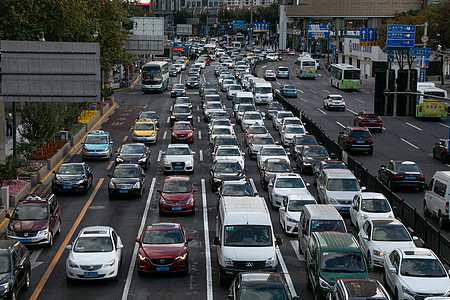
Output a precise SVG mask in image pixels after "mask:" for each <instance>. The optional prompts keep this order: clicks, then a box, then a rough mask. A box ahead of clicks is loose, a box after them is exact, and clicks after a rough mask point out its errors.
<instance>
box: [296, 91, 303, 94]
mask: <svg viewBox="0 0 450 300" xmlns="http://www.w3.org/2000/svg"><path fill="white" fill-rule="evenodd" d="M297 91H299V92H300V93H302V94H304V93H305V92H304V91H302V90H297Z"/></svg>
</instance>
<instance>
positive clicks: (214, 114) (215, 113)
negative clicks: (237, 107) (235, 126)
mask: <svg viewBox="0 0 450 300" xmlns="http://www.w3.org/2000/svg"><path fill="white" fill-rule="evenodd" d="M214 117H227V118H228V117H229V116H228V113H227V112H226V111H213V112H212V113H211V118H214Z"/></svg>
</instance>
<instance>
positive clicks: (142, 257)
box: [138, 253, 147, 260]
mask: <svg viewBox="0 0 450 300" xmlns="http://www.w3.org/2000/svg"><path fill="white" fill-rule="evenodd" d="M138 259H139V260H146V259H147V257H145V256H144V255H142V254H140V253H138Z"/></svg>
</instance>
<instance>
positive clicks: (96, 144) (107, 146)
mask: <svg viewBox="0 0 450 300" xmlns="http://www.w3.org/2000/svg"><path fill="white" fill-rule="evenodd" d="M112 143H113V142H112V140H111V136H110V135H109V133H108V132H105V131H103V130H94V131H92V132H91V133H89V134H88V135H87V136H86V139H85V140H84V142H83V150H82V152H81V156H82V158H83V160H86V159H109V158H110V157H111V155H112V147H111V146H112Z"/></svg>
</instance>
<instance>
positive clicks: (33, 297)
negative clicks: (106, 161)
mask: <svg viewBox="0 0 450 300" xmlns="http://www.w3.org/2000/svg"><path fill="white" fill-rule="evenodd" d="M104 180H105V178H100V179H99V181H98V182H97V185H96V186H95V189H94V190H93V191H92V193H91V195H90V196H89V199H88V201H87V202H86V204H85V205H84V207H83V209H82V210H81V212H80V214H79V215H78V217H77V219H76V220H75V222H74V223H73V225H72V227H71V228H70V231H69V233H68V234H67V236H66V238H65V239H64V241H63V242H62V244H61V247H60V248H59V249H58V251H57V252H56V254H55V257H54V258H53V260H52V261H51V263H50V265H49V266H48V268H47V270H46V271H45V273H44V275H43V276H42V278H41V280H40V281H39V283H38V285H37V286H36V289H35V290H34V291H33V294H32V295H31V297H30V300H36V299H37V298H38V297H39V294H40V293H41V291H42V289H43V288H44V285H45V284H46V282H47V281H48V278H49V277H50V275H51V274H52V272H53V269H54V268H55V266H56V264H57V263H58V261H59V259H60V258H61V255H62V254H63V252H64V250H65V249H66V246H67V244H68V243H69V241H70V240H71V239H72V236H73V234H74V233H75V230H76V229H77V227H78V225H80V223H81V220H82V219H83V217H84V215H85V214H86V211H87V209H88V208H89V206H90V205H91V203H92V201H94V198H95V195H96V194H97V192H98V190H99V189H100V187H101V185H102V183H103V181H104Z"/></svg>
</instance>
